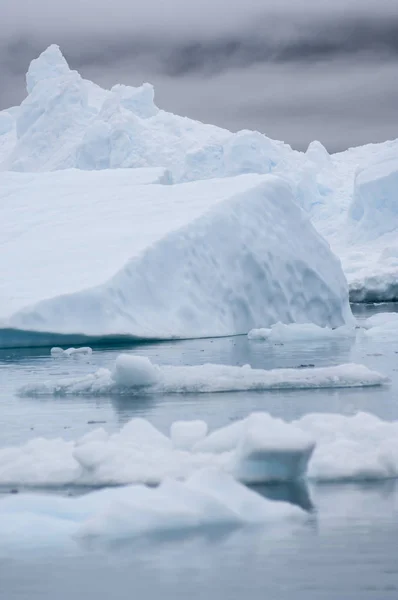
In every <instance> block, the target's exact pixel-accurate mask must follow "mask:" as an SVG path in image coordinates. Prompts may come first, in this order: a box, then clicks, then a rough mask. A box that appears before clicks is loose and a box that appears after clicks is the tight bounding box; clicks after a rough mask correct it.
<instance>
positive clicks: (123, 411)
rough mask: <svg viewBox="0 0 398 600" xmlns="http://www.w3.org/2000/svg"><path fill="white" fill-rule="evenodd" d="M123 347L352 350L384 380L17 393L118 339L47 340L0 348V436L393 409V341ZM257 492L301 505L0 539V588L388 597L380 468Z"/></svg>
mask: <svg viewBox="0 0 398 600" xmlns="http://www.w3.org/2000/svg"><path fill="white" fill-rule="evenodd" d="M389 308H394V307H389ZM361 310H362V311H364V310H366V311H367V313H361V316H362V317H365V316H369V314H370V313H371V312H374V311H375V310H382V311H385V310H386V306H381V307H373V308H367V309H364V308H362V309H361ZM123 351H128V352H131V353H134V354H145V355H147V356H149V357H150V358H151V360H152V361H153V362H157V363H159V364H199V363H204V362H216V363H225V364H232V365H243V364H247V363H249V364H251V365H252V366H253V367H262V368H267V369H268V368H276V367H297V366H299V365H308V364H313V365H315V366H321V365H331V364H339V363H343V362H360V363H363V364H365V365H367V366H369V367H371V368H374V369H376V370H379V371H381V372H382V373H384V374H386V375H388V376H389V377H390V378H391V385H390V386H389V387H383V388H368V389H352V390H310V391H309V390H302V391H280V392H255V393H254V392H245V393H231V394H228V393H225V394H200V395H189V396H162V395H159V396H153V397H150V398H148V397H144V396H143V397H141V398H139V397H138V398H137V397H134V398H128V397H123V398H120V397H119V398H117V397H110V398H87V397H85V398H80V397H78V398H46V399H31V398H24V399H22V398H18V397H17V396H16V395H15V390H16V389H17V388H18V387H19V386H20V385H22V384H24V383H27V382H30V381H38V380H43V379H46V380H47V379H52V378H59V377H63V376H75V375H78V374H82V373H89V372H92V371H95V370H97V369H98V368H99V367H102V366H106V367H109V366H111V365H112V363H113V361H114V359H115V357H116V355H117V354H118V353H119V352H120V348H102V349H101V350H98V351H95V352H94V354H93V355H92V356H91V357H89V359H83V360H75V359H65V360H54V359H52V358H51V357H49V350H48V349H41V350H34V351H33V350H32V351H29V350H24V351H14V350H8V351H0V382H1V386H0V411H1V425H2V426H1V429H0V447H4V446H7V445H14V444H21V443H24V442H26V441H27V440H28V439H30V438H31V437H37V436H46V437H57V436H62V437H64V438H66V439H74V438H76V437H78V436H80V435H82V434H83V433H85V432H87V431H89V430H91V429H93V428H95V427H98V426H99V425H98V422H101V425H102V426H104V427H106V428H107V429H108V430H110V431H111V430H116V429H118V428H119V427H120V425H121V424H122V423H124V422H125V421H127V420H129V419H130V418H132V417H134V416H143V417H145V418H148V419H149V420H150V421H151V422H153V423H154V424H155V425H156V426H157V427H159V428H160V429H161V430H163V431H165V432H167V430H168V428H169V427H170V424H171V423H172V422H173V421H174V420H176V419H191V418H203V419H205V420H206V421H207V422H208V423H209V424H210V426H211V427H215V426H219V425H223V424H226V423H227V422H228V421H231V420H235V419H236V418H241V417H244V416H245V415H247V414H248V413H249V412H251V411H253V410H265V411H268V412H270V413H271V414H272V415H274V416H280V417H283V418H284V419H286V420H290V419H293V418H297V417H299V416H301V415H303V414H305V413H308V412H339V413H343V414H352V413H354V412H356V411H358V410H362V411H368V412H372V413H374V414H376V415H378V416H380V417H381V418H383V419H386V420H392V419H398V340H396V341H392V340H390V341H382V340H380V341H377V342H375V341H371V340H369V339H365V338H358V339H357V340H356V341H355V342H354V341H352V340H336V341H333V342H325V343H321V344H320V343H319V342H317V343H309V342H303V343H301V344H298V343H292V344H291V343H289V344H285V345H269V344H267V343H265V342H249V341H248V340H247V339H246V338H245V337H237V338H226V339H218V340H200V341H198V340H196V341H184V342H175V343H162V344H152V345H144V346H136V347H133V348H128V349H126V348H123ZM93 422H96V423H93ZM102 422H104V423H102ZM3 491H6V490H3ZM257 491H258V492H259V493H263V494H265V495H267V496H271V497H279V498H284V499H288V500H290V501H292V502H296V503H298V504H300V505H301V506H306V505H313V507H314V509H315V513H314V518H313V519H312V520H311V521H310V522H309V523H307V524H305V525H302V526H301V527H299V528H298V529H296V530H291V529H286V530H284V528H283V527H282V528H281V529H278V530H272V531H269V530H268V531H267V530H266V529H261V530H253V529H247V530H241V531H237V532H236V531H235V532H233V533H229V534H228V535H227V534H225V533H224V534H221V533H217V532H203V535H201V536H187V537H185V538H183V539H180V540H173V541H170V540H169V541H167V540H164V541H163V542H161V541H159V540H158V541H157V542H156V543H154V542H152V543H150V542H144V541H141V542H140V543H138V542H135V543H133V542H132V543H131V544H130V545H128V546H123V547H117V548H112V549H108V550H107V551H103V552H98V551H95V552H94V551H92V550H87V549H86V550H84V549H82V548H80V547H78V546H76V545H74V544H71V545H70V547H68V548H64V547H52V548H43V547H42V548H41V550H40V552H37V550H35V549H33V548H34V545H33V546H32V547H30V545H29V544H27V546H26V547H25V548H23V549H21V548H20V547H16V548H9V549H7V551H4V549H3V550H0V599H1V600H13V599H14V598H18V599H25V598H26V599H28V598H29V600H39V599H40V600H47V599H48V600H50V599H51V600H63V599H65V600H66V599H68V600H69V599H70V598H75V599H77V600H79V599H80V598H87V599H89V600H91V599H92V598H93V599H101V600H102V599H105V598H106V599H108V598H112V599H113V598H114V599H118V598H121V599H124V598H126V599H127V598H132V597H134V598H139V599H145V600H146V599H150V600H152V599H155V598H156V599H157V598H159V597H162V598H165V599H166V600H169V599H170V600H175V599H176V598H177V599H179V598H184V599H185V598H186V597H191V598H195V599H196V598H198V599H199V598H206V600H220V598H227V599H229V600H230V599H232V600H234V599H235V598H236V599H238V598H244V597H249V598H251V599H257V598H258V599H260V598H261V599H268V598H269V599H274V598H275V599H279V598H281V599H285V598H286V599H288V598H289V599H291V598H294V599H304V598H305V599H311V600H312V599H314V600H323V599H327V600H332V599H333V600H335V599H339V600H349V599H351V598H355V599H359V598H361V599H362V598H365V599H367V598H371V599H372V600H374V599H375V600H379V599H380V600H385V599H386V600H388V599H390V598H391V599H393V598H394V600H396V599H397V598H398V560H397V552H396V539H397V537H398V486H397V484H396V483H395V482H394V481H387V482H384V483H380V484H366V485H365V484H361V485H359V484H358V485H354V484H344V485H318V486H312V487H311V488H310V489H309V490H302V489H296V488H292V487H290V486H284V487H273V488H266V487H264V488H262V489H258V490H257ZM0 501H1V500H0ZM0 540H1V532H0ZM0 548H1V544H0Z"/></svg>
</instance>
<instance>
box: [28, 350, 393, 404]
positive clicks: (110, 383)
mask: <svg viewBox="0 0 398 600" xmlns="http://www.w3.org/2000/svg"><path fill="white" fill-rule="evenodd" d="M387 382H388V378H386V377H384V376H383V375H381V374H380V373H377V372H376V371H371V370H370V369H368V368H367V367H365V366H364V365H357V364H354V363H349V364H345V365H338V366H333V367H318V368H308V369H302V368H296V369H272V370H269V371H267V370H264V369H252V368H251V367H250V365H244V366H243V367H235V366H230V365H217V364H205V365H196V366H179V367H177V366H157V365H153V364H152V363H151V361H150V360H149V359H148V358H147V357H139V356H130V355H125V354H122V355H120V356H119V357H118V358H117V359H116V362H115V366H114V369H113V371H109V370H108V369H99V370H98V371H97V372H96V373H93V374H90V375H85V376H84V377H80V378H69V379H61V380H59V381H55V382H54V381H48V382H40V383H33V384H26V385H24V386H22V387H21V388H20V389H19V394H20V395H21V396H46V395H47V396H48V395H85V394H96V395H107V394H118V395H119V394H131V395H134V394H135V393H140V394H141V393H147V394H154V393H155V394H156V393H162V394H189V393H209V392H212V393H217V392H238V391H245V390H278V389H316V388H339V387H342V388H345V387H369V386H378V385H383V384H384V383H387Z"/></svg>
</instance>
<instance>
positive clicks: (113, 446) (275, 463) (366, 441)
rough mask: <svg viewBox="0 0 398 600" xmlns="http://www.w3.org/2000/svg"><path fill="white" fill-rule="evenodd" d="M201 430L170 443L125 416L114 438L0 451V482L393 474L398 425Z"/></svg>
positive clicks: (351, 421) (332, 420)
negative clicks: (214, 474) (211, 474)
mask: <svg viewBox="0 0 398 600" xmlns="http://www.w3.org/2000/svg"><path fill="white" fill-rule="evenodd" d="M204 432H205V426H204V424H201V423H198V422H195V423H194V424H193V423H190V424H189V425H188V424H184V425H181V423H178V424H175V426H174V427H172V434H171V435H172V438H170V437H168V436H166V435H164V434H163V433H161V432H160V431H158V430H157V429H155V427H153V426H152V425H151V424H150V423H149V422H148V421H145V420H144V419H133V420H132V421H130V422H128V423H126V424H125V425H124V426H123V427H122V429H121V430H120V431H119V432H117V433H113V434H109V433H107V432H106V431H105V430H104V429H96V430H93V431H91V432H90V433H88V434H86V435H85V436H83V437H82V438H80V439H78V440H76V441H75V442H71V441H65V440H62V439H43V438H35V439H32V440H31V441H29V442H27V443H26V444H24V445H22V446H19V447H10V448H1V449H0V485H3V486H10V487H18V486H32V487H35V486H50V487H51V486H55V487H58V486H61V485H68V486H81V485H95V486H97V485H119V484H129V483H146V484H157V483H159V482H161V481H163V480H164V479H167V478H170V477H171V478H175V479H178V480H185V479H187V478H189V477H191V476H192V475H194V474H195V473H197V472H198V471H200V470H201V469H203V468H210V467H211V468H217V469H218V470H221V471H222V472H225V473H227V474H229V475H233V476H234V478H236V479H238V480H240V481H241V482H243V483H269V482H276V481H295V480H302V479H303V478H309V479H311V480H313V481H316V482H325V481H362V480H378V479H388V478H396V477H398V441H397V440H398V422H397V421H394V422H386V421H382V420H380V419H378V418H377V417H376V416H374V415H371V414H366V413H358V414H356V415H354V416H349V417H348V416H344V415H339V414H325V413H324V414H321V413H319V414H317V413H313V414H308V415H305V416H304V417H302V418H301V419H298V420H297V421H293V422H291V423H286V422H284V421H281V420H280V419H275V418H273V417H271V416H270V415H269V414H266V413H253V414H251V415H249V416H248V417H246V418H245V419H242V420H240V421H237V422H235V423H232V424H230V425H227V426H226V427H222V428H220V429H218V430H215V431H213V432H210V433H209V434H208V435H205V437H202V438H201V439H199V437H200V436H202V435H204ZM195 440H197V441H195ZM0 502H1V501H0Z"/></svg>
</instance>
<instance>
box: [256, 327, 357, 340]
mask: <svg viewBox="0 0 398 600" xmlns="http://www.w3.org/2000/svg"><path fill="white" fill-rule="evenodd" d="M247 337H248V338H249V340H268V341H269V342H272V343H284V342H294V341H307V342H311V341H313V342H316V341H318V340H336V339H338V338H347V337H355V328H354V327H347V326H342V327H337V328H336V329H331V328H330V327H319V326H318V325H315V324H314V323H290V324H288V325H286V324H284V323H275V324H274V325H272V326H271V327H270V328H266V327H260V328H259V329H252V330H251V331H249V333H248V334H247Z"/></svg>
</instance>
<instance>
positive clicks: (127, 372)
mask: <svg viewBox="0 0 398 600" xmlns="http://www.w3.org/2000/svg"><path fill="white" fill-rule="evenodd" d="M161 375H162V374H161V371H160V369H159V367H157V366H156V365H153V364H152V363H151V361H150V360H149V358H148V357H147V356H131V355H128V354H120V355H119V356H118V357H117V359H116V362H115V366H114V369H113V372H112V380H113V381H114V382H115V384H116V386H118V387H120V388H140V387H148V386H153V385H155V384H156V383H158V381H159V380H160V378H161Z"/></svg>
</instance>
